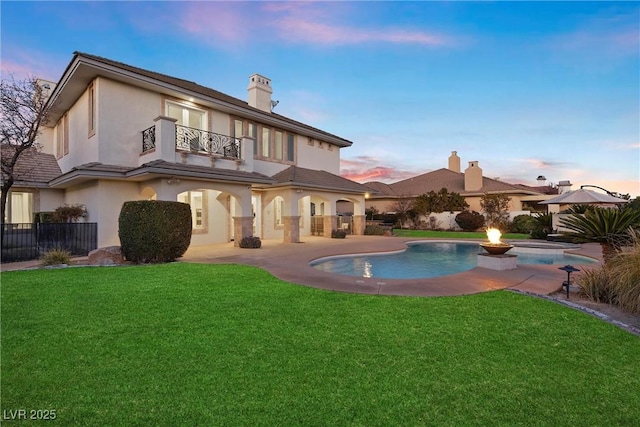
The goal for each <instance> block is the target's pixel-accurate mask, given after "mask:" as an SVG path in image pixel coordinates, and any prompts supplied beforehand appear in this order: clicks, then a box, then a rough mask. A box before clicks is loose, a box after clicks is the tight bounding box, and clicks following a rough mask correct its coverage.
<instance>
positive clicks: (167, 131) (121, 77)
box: [37, 52, 370, 246]
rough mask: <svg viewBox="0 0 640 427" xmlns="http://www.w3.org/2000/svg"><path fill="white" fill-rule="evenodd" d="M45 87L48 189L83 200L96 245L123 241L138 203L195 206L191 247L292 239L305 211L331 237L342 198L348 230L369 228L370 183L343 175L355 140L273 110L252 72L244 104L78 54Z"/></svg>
mask: <svg viewBox="0 0 640 427" xmlns="http://www.w3.org/2000/svg"><path fill="white" fill-rule="evenodd" d="M52 86H53V87H52V88H51V94H50V98H49V104H50V106H51V117H50V121H49V123H47V125H46V127H45V128H44V130H43V132H42V135H41V137H40V139H39V143H40V145H41V146H42V147H43V148H42V152H43V153H46V154H48V155H49V156H55V158H56V159H57V163H58V165H59V167H60V171H59V173H58V174H57V176H55V177H47V178H48V179H47V186H46V187H47V188H46V190H47V191H51V192H54V193H56V194H58V195H59V205H62V204H65V203H67V204H76V203H80V204H84V205H85V206H86V207H87V212H88V215H87V219H86V220H87V221H89V222H97V223H98V246H108V245H118V244H119V239H118V216H119V213H120V209H121V207H122V204H123V203H124V202H126V201H128V200H145V199H155V200H174V201H180V202H184V203H188V204H190V205H191V210H192V215H193V236H192V239H191V243H192V244H194V245H202V244H211V243H223V242H229V241H231V240H234V241H235V244H236V245H237V244H238V243H239V240H240V239H241V238H242V237H244V236H249V235H255V236H260V237H262V238H268V239H281V240H282V241H284V242H299V241H300V237H301V236H306V235H311V234H312V227H311V224H312V221H311V219H312V216H314V217H315V218H313V219H314V221H313V223H314V224H316V225H318V224H319V225H320V226H321V227H320V231H321V234H322V235H324V236H327V237H329V236H330V235H331V230H332V229H334V228H337V226H338V217H337V214H336V204H337V202H338V201H345V200H346V201H348V202H349V203H351V204H352V205H353V212H354V216H353V222H352V224H351V228H352V230H353V232H354V233H355V234H362V233H363V231H364V211H365V194H366V193H367V192H368V191H370V190H368V189H367V188H366V187H364V186H363V185H361V184H358V183H355V182H353V181H349V180H347V179H345V178H341V177H340V176H339V175H338V174H339V172H340V171H339V169H340V149H341V148H345V147H349V146H351V145H352V142H351V141H348V140H346V139H344V138H341V137H339V136H336V135H333V134H331V133H328V132H325V131H323V130H320V129H317V128H314V127H312V126H309V125H306V124H304V123H300V122H298V121H295V120H292V119H290V118H287V117H284V116H281V115H279V114H276V113H274V112H272V111H271V110H272V108H273V106H274V104H275V102H272V101H271V94H272V89H271V81H270V80H269V79H268V78H266V77H263V76H260V75H258V74H254V75H253V76H251V77H250V78H249V85H248V88H247V90H248V102H246V101H242V100H240V99H237V98H234V97H231V96H228V95H225V94H223V93H221V92H218V91H216V90H213V89H210V88H207V87H204V86H201V85H198V84H197V83H194V82H191V81H187V80H182V79H179V78H175V77H170V76H167V75H164V74H160V73H156V72H153V71H148V70H143V69H140V68H137V67H133V66H130V65H126V64H123V63H120V62H116V61H113V60H110V59H106V58H102V57H98V56H93V55H89V54H85V53H78V52H76V53H75V54H74V56H73V59H72V60H71V62H70V63H69V65H68V67H67V69H66V70H65V71H64V74H63V75H62V77H61V78H60V81H59V82H58V83H57V84H56V85H52ZM43 191H45V190H44V189H41V190H40V193H41V194H42V192H43ZM52 208H53V206H51V205H49V204H47V205H46V206H43V205H41V206H39V207H38V208H37V209H41V210H44V209H47V210H52ZM314 231H316V232H317V231H318V228H317V227H316V230H314Z"/></svg>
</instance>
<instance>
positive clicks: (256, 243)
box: [240, 236, 262, 249]
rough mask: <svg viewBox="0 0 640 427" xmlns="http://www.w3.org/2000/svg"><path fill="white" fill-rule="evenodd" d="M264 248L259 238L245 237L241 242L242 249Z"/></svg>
mask: <svg viewBox="0 0 640 427" xmlns="http://www.w3.org/2000/svg"><path fill="white" fill-rule="evenodd" d="M261 246H262V241H261V240H260V238H259V237H258V236H245V237H243V238H242V240H240V247H241V248H249V249H257V248H259V247H261Z"/></svg>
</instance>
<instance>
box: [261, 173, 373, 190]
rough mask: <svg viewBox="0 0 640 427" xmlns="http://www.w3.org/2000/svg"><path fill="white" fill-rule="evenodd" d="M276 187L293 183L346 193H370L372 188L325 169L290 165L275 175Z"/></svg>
mask: <svg viewBox="0 0 640 427" xmlns="http://www.w3.org/2000/svg"><path fill="white" fill-rule="evenodd" d="M272 178H273V179H274V181H275V184H274V185H273V186H274V187H278V186H280V187H281V186H285V185H292V186H299V187H307V188H317V189H322V190H333V191H339V192H344V193H358V194H363V193H368V192H370V191H371V189H369V188H367V187H365V186H364V185H362V184H359V183H357V182H355V181H351V180H350V179H347V178H343V177H341V176H339V175H334V174H332V173H329V172H327V171H323V170H314V169H306V168H301V167H298V166H290V167H288V168H287V169H285V170H283V171H281V172H278V173H277V174H275V175H273V176H272Z"/></svg>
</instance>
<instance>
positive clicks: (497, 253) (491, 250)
mask: <svg viewBox="0 0 640 427" xmlns="http://www.w3.org/2000/svg"><path fill="white" fill-rule="evenodd" d="M500 236H502V233H500V230H498V229H497V228H488V229H487V237H488V238H489V243H481V244H480V246H481V247H482V248H483V249H484V250H485V251H487V253H481V254H478V267H482V268H488V269H490V270H500V271H502V270H513V269H515V268H517V267H518V263H517V260H516V258H517V256H516V255H508V254H507V253H506V252H508V251H509V250H511V248H513V245H510V244H508V243H504V242H501V241H500Z"/></svg>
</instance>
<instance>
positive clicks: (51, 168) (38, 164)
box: [0, 144, 62, 187]
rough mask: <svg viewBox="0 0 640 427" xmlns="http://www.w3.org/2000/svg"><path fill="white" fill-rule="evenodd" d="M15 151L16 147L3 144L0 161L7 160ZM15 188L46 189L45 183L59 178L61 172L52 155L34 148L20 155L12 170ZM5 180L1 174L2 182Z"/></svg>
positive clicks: (3, 174)
mask: <svg viewBox="0 0 640 427" xmlns="http://www.w3.org/2000/svg"><path fill="white" fill-rule="evenodd" d="M15 151H16V147H15V146H13V145H9V144H3V145H2V146H1V147H0V154H1V155H2V161H3V162H4V161H5V160H9V159H10V158H11V157H12V156H13V154H14V153H15ZM13 172H14V173H13V174H14V184H13V185H15V186H29V187H46V186H47V183H48V182H49V181H51V180H52V179H54V178H55V177H57V176H59V175H60V174H61V173H62V171H61V170H60V166H58V162H57V161H56V158H55V157H54V156H53V155H52V154H47V153H42V152H40V151H38V150H37V149H36V148H34V147H32V148H29V149H27V150H25V151H23V152H22V154H20V157H18V161H17V163H16V165H15V167H14V169H13ZM5 179H7V176H6V174H5V173H4V172H3V173H2V181H3V182H4V180H5Z"/></svg>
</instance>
